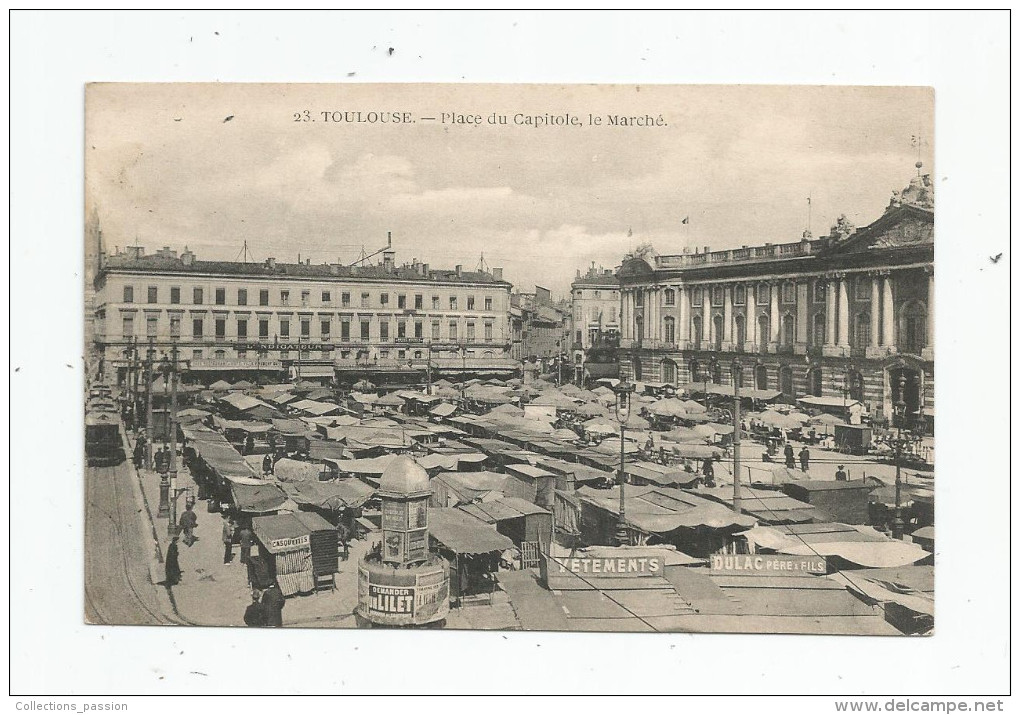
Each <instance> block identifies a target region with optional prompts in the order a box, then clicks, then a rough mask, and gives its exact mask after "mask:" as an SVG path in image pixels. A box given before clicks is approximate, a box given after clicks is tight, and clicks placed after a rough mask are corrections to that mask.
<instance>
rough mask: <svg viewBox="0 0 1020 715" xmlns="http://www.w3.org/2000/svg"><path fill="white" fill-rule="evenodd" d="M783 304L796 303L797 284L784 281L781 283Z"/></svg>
mask: <svg viewBox="0 0 1020 715" xmlns="http://www.w3.org/2000/svg"><path fill="white" fill-rule="evenodd" d="M783 302H784V303H796V302H797V284H796V283H794V282H793V281H786V282H785V283H783Z"/></svg>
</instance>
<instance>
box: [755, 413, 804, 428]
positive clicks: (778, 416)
mask: <svg viewBox="0 0 1020 715" xmlns="http://www.w3.org/2000/svg"><path fill="white" fill-rule="evenodd" d="M758 421H759V422H761V423H762V424H763V425H766V426H768V427H775V428H777V429H791V430H792V429H800V427H801V426H802V425H803V422H801V421H800V420H798V419H796V418H795V417H791V416H789V415H784V414H783V413H782V412H776V411H775V410H765V411H764V412H762V413H761V414H760V415H759V417H758Z"/></svg>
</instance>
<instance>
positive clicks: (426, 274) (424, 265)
mask: <svg viewBox="0 0 1020 715" xmlns="http://www.w3.org/2000/svg"><path fill="white" fill-rule="evenodd" d="M421 274H422V275H423V276H424V277H425V278H428V277H429V264H428V263H422V264H421Z"/></svg>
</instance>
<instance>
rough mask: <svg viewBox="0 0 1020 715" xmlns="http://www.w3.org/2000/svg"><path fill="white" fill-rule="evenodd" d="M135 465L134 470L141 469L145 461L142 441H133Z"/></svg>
mask: <svg viewBox="0 0 1020 715" xmlns="http://www.w3.org/2000/svg"><path fill="white" fill-rule="evenodd" d="M133 460H134V463H135V469H141V468H142V463H143V462H144V461H145V445H144V444H142V440H140V439H139V440H136V441H135V452H134V455H133Z"/></svg>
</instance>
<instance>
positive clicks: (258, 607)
mask: <svg viewBox="0 0 1020 715" xmlns="http://www.w3.org/2000/svg"><path fill="white" fill-rule="evenodd" d="M244 625H246V626H250V627H252V628H262V627H263V626H265V625H267V624H266V609H265V607H264V606H263V605H262V604H261V603H259V592H258V591H257V590H256V589H252V592H251V603H249V604H248V607H247V608H246V609H244Z"/></svg>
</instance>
